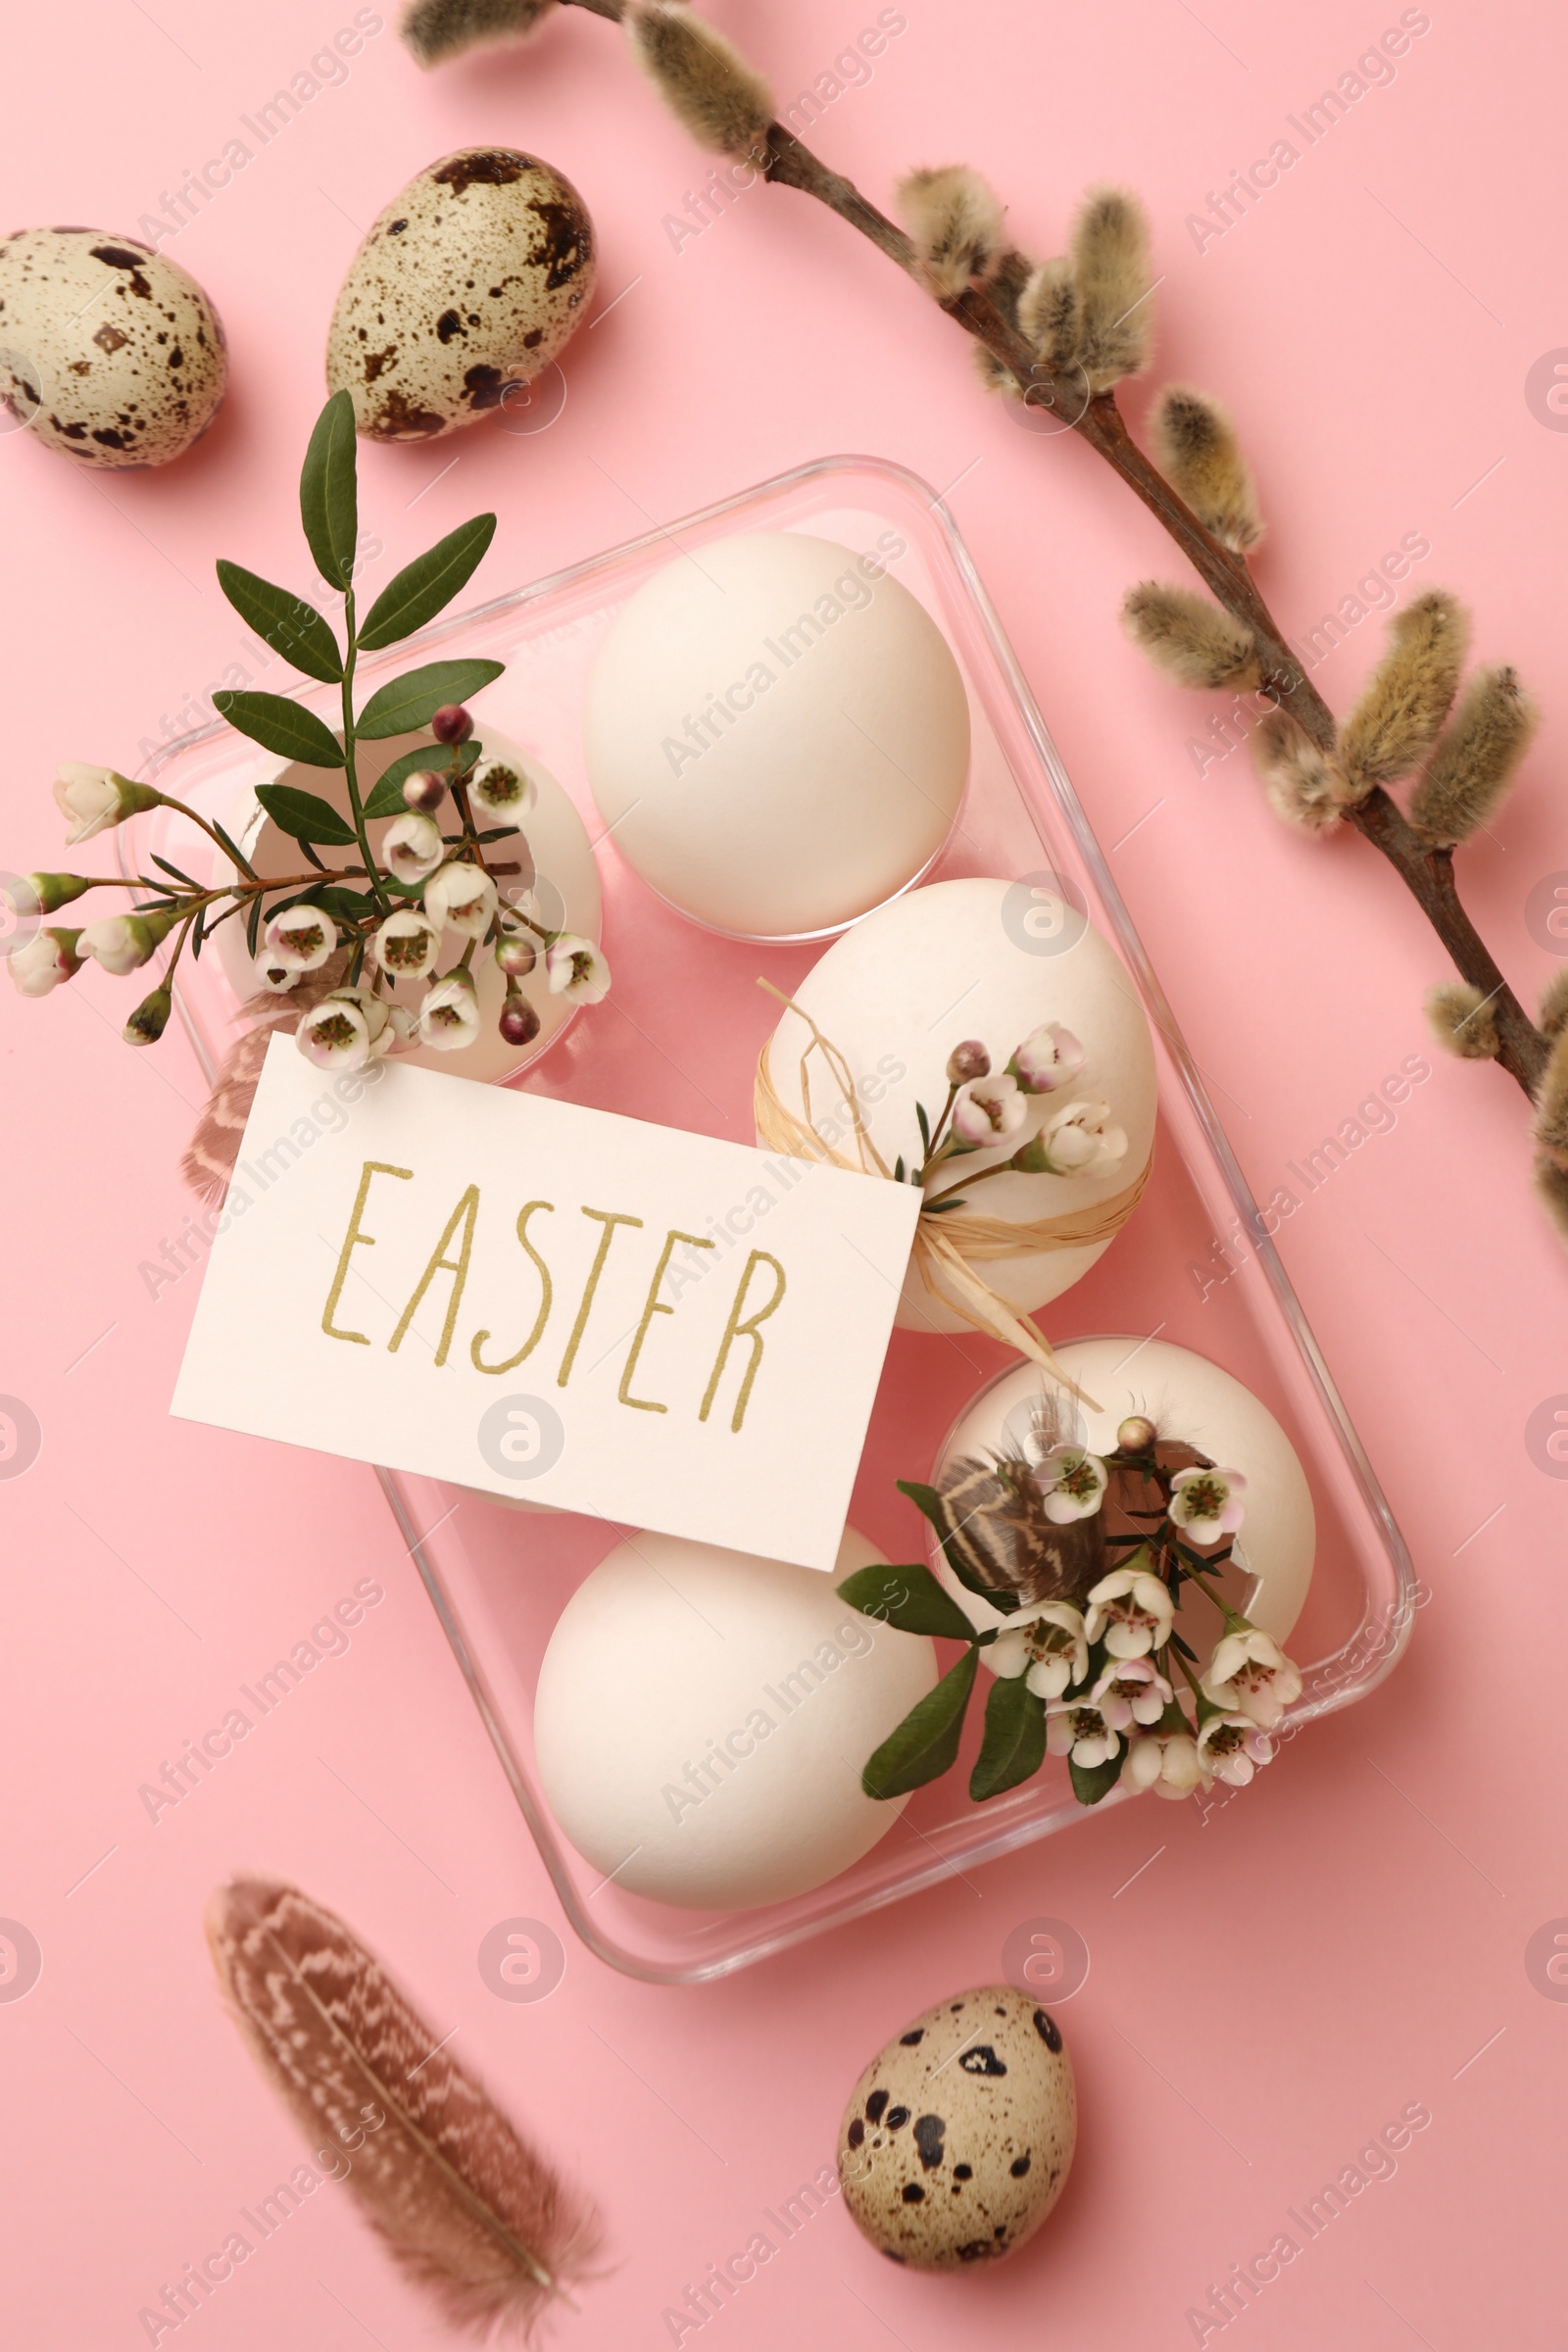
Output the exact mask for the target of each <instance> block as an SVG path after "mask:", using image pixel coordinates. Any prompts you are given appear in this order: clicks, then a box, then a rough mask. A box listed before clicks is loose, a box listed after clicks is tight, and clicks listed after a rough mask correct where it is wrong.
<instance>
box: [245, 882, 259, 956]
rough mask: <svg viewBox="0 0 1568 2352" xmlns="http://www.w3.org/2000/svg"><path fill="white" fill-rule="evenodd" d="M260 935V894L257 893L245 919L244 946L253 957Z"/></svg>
mask: <svg viewBox="0 0 1568 2352" xmlns="http://www.w3.org/2000/svg"><path fill="white" fill-rule="evenodd" d="M261 934H262V894H261V892H260V891H258V892H257V894H256V896H255V898H254V899H252V901H251V910H250V912H249V914H247V916H246V917H245V945H246V947H247V949H248V950H249V951H250V953H251V955H252V956H254V955H255V953H256V943H257V941H258V939H260V937H261Z"/></svg>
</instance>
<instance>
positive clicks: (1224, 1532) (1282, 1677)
mask: <svg viewBox="0 0 1568 2352" xmlns="http://www.w3.org/2000/svg"><path fill="white" fill-rule="evenodd" d="M1118 1434H1119V1436H1120V1437H1121V1439H1122V1441H1123V1443H1124V1445H1126V1446H1127V1450H1128V1451H1129V1452H1135V1451H1136V1452H1140V1453H1142V1452H1145V1451H1148V1452H1149V1453H1150V1458H1151V1459H1152V1431H1151V1428H1150V1424H1149V1423H1148V1422H1146V1421H1143V1420H1142V1419H1139V1420H1136V1421H1129V1422H1124V1423H1123V1424H1122V1429H1121V1431H1120V1432H1119V1433H1118ZM1032 1475H1033V1477H1034V1478H1035V1480H1036V1482H1037V1484H1038V1485H1039V1487H1040V1489H1041V1492H1042V1495H1043V1497H1044V1503H1045V1511H1046V1516H1047V1517H1048V1518H1049V1519H1051V1520H1052V1521H1054V1523H1056V1524H1057V1525H1067V1524H1069V1523H1070V1522H1072V1521H1073V1520H1077V1519H1087V1518H1091V1517H1093V1515H1094V1514H1095V1513H1096V1512H1097V1511H1098V1510H1099V1509H1100V1507H1101V1505H1102V1502H1103V1499H1104V1495H1105V1491H1106V1488H1107V1486H1108V1484H1109V1464H1108V1463H1107V1462H1106V1461H1105V1460H1104V1459H1103V1457H1102V1456H1101V1455H1099V1454H1095V1453H1090V1452H1089V1451H1087V1450H1086V1448H1085V1447H1083V1446H1054V1447H1053V1448H1052V1449H1051V1450H1050V1452H1049V1453H1047V1454H1045V1455H1044V1456H1043V1457H1042V1458H1041V1460H1040V1461H1039V1462H1038V1463H1037V1464H1036V1465H1035V1466H1034V1468H1033V1472H1032ZM1246 1487H1247V1481H1246V1479H1245V1478H1243V1477H1242V1475H1241V1473H1240V1472H1239V1471H1236V1470H1221V1469H1210V1468H1206V1467H1195V1468H1192V1469H1186V1470H1179V1471H1177V1472H1176V1474H1175V1476H1174V1477H1173V1478H1172V1479H1171V1481H1170V1495H1169V1500H1168V1502H1167V1505H1166V1511H1165V1518H1166V1521H1167V1523H1168V1525H1169V1527H1171V1528H1173V1529H1178V1530H1180V1531H1181V1534H1182V1536H1183V1537H1184V1538H1185V1539H1186V1541H1187V1543H1188V1544H1193V1545H1198V1546H1206V1545H1209V1544H1217V1543H1219V1542H1220V1541H1221V1540H1222V1539H1223V1538H1224V1537H1226V1536H1229V1535H1234V1534H1235V1532H1236V1530H1237V1529H1238V1528H1239V1527H1240V1526H1241V1524H1242V1518H1243V1510H1244V1506H1243V1503H1242V1499H1241V1498H1242V1495H1243V1494H1244V1493H1245V1491H1246ZM1159 1543H1160V1539H1159V1537H1158V1536H1157V1535H1156V1536H1154V1537H1152V1538H1151V1540H1150V1544H1149V1545H1146V1546H1145V1547H1143V1548H1141V1549H1140V1551H1139V1552H1138V1553H1137V1554H1136V1555H1135V1557H1134V1559H1133V1561H1132V1562H1130V1563H1129V1564H1128V1565H1127V1566H1125V1567H1122V1568H1116V1569H1113V1570H1112V1571H1111V1572H1110V1574H1109V1575H1108V1576H1103V1577H1102V1578H1101V1580H1100V1582H1099V1583H1098V1584H1097V1585H1095V1586H1094V1587H1093V1588H1092V1590H1091V1591H1090V1592H1089V1593H1088V1594H1087V1595H1086V1596H1085V1602H1084V1606H1083V1607H1082V1609H1080V1608H1078V1607H1077V1606H1076V1605H1075V1604H1074V1603H1073V1602H1071V1601H1066V1600H1058V1601H1052V1602H1049V1603H1048V1604H1047V1605H1046V1606H1045V1607H1044V1608H1042V1609H1039V1610H1037V1611H1036V1613H1035V1614H1034V1616H1033V1617H1032V1618H1031V1619H1030V1621H1029V1622H1028V1623H1027V1624H1025V1625H1009V1626H1008V1627H1007V1628H1006V1630H1005V1632H1003V1633H1001V1634H999V1635H998V1636H997V1639H996V1641H995V1642H994V1643H993V1644H992V1646H991V1651H990V1663H991V1665H992V1667H993V1669H994V1670H995V1672H996V1673H997V1674H998V1675H1000V1676H1001V1677H1002V1678H1003V1679H1004V1680H1012V1679H1014V1678H1016V1677H1017V1676H1019V1675H1022V1676H1023V1677H1024V1678H1025V1681H1026V1683H1027V1686H1028V1688H1029V1690H1031V1691H1033V1692H1034V1693H1035V1694H1036V1696H1037V1697H1039V1698H1042V1699H1044V1700H1045V1702H1046V1749H1047V1753H1048V1754H1050V1755H1054V1756H1068V1757H1070V1758H1071V1760H1072V1762H1073V1763H1074V1764H1076V1765H1078V1766H1079V1767H1080V1769H1082V1770H1084V1771H1086V1772H1087V1771H1093V1770H1095V1769H1096V1768H1098V1767H1100V1766H1103V1765H1105V1764H1109V1763H1112V1762H1114V1761H1115V1759H1116V1758H1117V1757H1118V1756H1121V1754H1122V1750H1123V1748H1124V1747H1125V1749H1126V1751H1127V1752H1126V1755H1125V1757H1124V1758H1123V1770H1124V1772H1125V1775H1126V1777H1127V1779H1128V1780H1129V1781H1130V1783H1131V1785H1132V1786H1133V1787H1134V1788H1135V1789H1155V1790H1156V1791H1157V1793H1158V1794H1159V1795H1161V1796H1168V1797H1181V1796H1187V1795H1190V1794H1191V1792H1192V1791H1193V1790H1194V1789H1197V1788H1199V1787H1204V1788H1206V1787H1208V1786H1209V1785H1210V1784H1211V1783H1212V1782H1213V1781H1216V1780H1219V1781H1227V1782H1230V1783H1231V1784H1233V1785H1234V1786H1237V1787H1241V1786H1244V1785H1245V1784H1246V1783H1247V1782H1248V1781H1250V1779H1251V1778H1252V1775H1253V1773H1254V1771H1255V1770H1256V1769H1257V1767H1258V1766H1259V1765H1261V1764H1266V1763H1268V1762H1269V1761H1270V1759H1271V1758H1272V1756H1273V1754H1274V1742H1273V1740H1272V1739H1271V1738H1270V1734H1271V1733H1272V1732H1273V1731H1274V1729H1275V1727H1276V1726H1277V1725H1278V1723H1279V1721H1280V1719H1281V1717H1282V1716H1283V1715H1284V1713H1285V1710H1286V1708H1287V1707H1288V1706H1289V1705H1290V1704H1291V1702H1292V1701H1293V1700H1294V1699H1297V1698H1299V1696H1300V1693H1301V1677H1300V1672H1299V1669H1298V1667H1297V1666H1296V1665H1295V1664H1294V1663H1293V1662H1292V1660H1291V1659H1289V1658H1288V1657H1287V1656H1286V1655H1285V1653H1284V1651H1283V1650H1282V1649H1281V1648H1280V1647H1279V1644H1278V1643H1277V1642H1274V1641H1273V1640H1271V1638H1270V1637H1269V1636H1268V1635H1267V1634H1265V1633H1263V1632H1261V1631H1260V1630H1259V1629H1258V1628H1257V1627H1256V1626H1254V1625H1252V1624H1250V1622H1249V1621H1248V1620H1247V1619H1246V1618H1245V1617H1242V1616H1239V1615H1238V1614H1237V1613H1236V1612H1235V1611H1234V1610H1231V1609H1228V1608H1227V1609H1225V1612H1224V1614H1225V1632H1224V1634H1223V1635H1222V1637H1221V1639H1220V1641H1219V1642H1217V1643H1216V1645H1215V1648H1214V1653H1213V1655H1212V1657H1211V1658H1210V1659H1209V1662H1208V1665H1207V1667H1206V1669H1205V1670H1204V1671H1203V1673H1202V1674H1201V1676H1199V1677H1198V1678H1197V1680H1196V1684H1195V1683H1194V1678H1193V1677H1191V1676H1190V1675H1187V1674H1186V1673H1185V1669H1184V1668H1183V1667H1182V1666H1180V1665H1179V1663H1178V1660H1177V1656H1176V1653H1174V1652H1173V1650H1172V1647H1171V1642H1172V1637H1173V1635H1174V1632H1175V1623H1176V1604H1175V1602H1174V1600H1173V1598H1172V1596H1171V1592H1170V1589H1169V1587H1168V1586H1167V1584H1166V1582H1165V1579H1164V1578H1163V1577H1162V1576H1158V1575H1156V1574H1154V1572H1153V1570H1152V1567H1147V1566H1141V1565H1139V1562H1140V1561H1143V1560H1146V1559H1149V1558H1152V1556H1153V1555H1154V1553H1155V1552H1156V1551H1157V1549H1158V1548H1159ZM1188 1573H1189V1574H1190V1573H1191V1570H1190V1569H1189V1570H1188ZM1222 1605H1223V1604H1222ZM1179 1675H1180V1676H1182V1677H1183V1679H1185V1681H1186V1682H1187V1683H1188V1684H1189V1685H1190V1686H1192V1696H1193V1697H1194V1699H1195V1700H1196V1718H1197V1719H1196V1722H1195V1721H1194V1720H1193V1719H1192V1718H1190V1717H1189V1716H1188V1715H1187V1714H1186V1713H1185V1712H1184V1709H1183V1705H1182V1702H1181V1700H1180V1699H1178V1697H1177V1687H1178V1682H1177V1678H1178V1676H1179Z"/></svg>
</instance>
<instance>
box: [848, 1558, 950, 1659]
mask: <svg viewBox="0 0 1568 2352" xmlns="http://www.w3.org/2000/svg"><path fill="white" fill-rule="evenodd" d="M839 1597H840V1599H841V1600H847V1601H848V1602H849V1604H850V1606H851V1608H852V1609H858V1610H859V1612H860V1614H861V1616H862V1617H880V1618H881V1619H882V1621H883V1623H884V1624H885V1625H896V1626H897V1627H898V1629H899V1631H900V1633H901V1634H932V1635H936V1636H940V1637H941V1638H942V1639H944V1640H946V1641H949V1642H972V1641H973V1640H974V1627H973V1626H972V1625H971V1624H970V1623H969V1620H968V1618H967V1617H966V1616H965V1615H964V1613H963V1611H962V1610H961V1609H960V1608H959V1606H958V1604H957V1602H956V1600H955V1599H953V1598H952V1596H951V1594H949V1593H944V1591H943V1590H942V1587H941V1586H940V1585H939V1584H938V1583H937V1580H936V1578H935V1577H934V1576H933V1575H932V1573H931V1571H930V1569H929V1568H926V1567H924V1566H920V1565H911V1566H909V1567H907V1568H889V1567H887V1566H886V1565H878V1566H876V1567H873V1568H857V1570H856V1572H855V1574H854V1575H853V1576H851V1577H847V1578H846V1579H845V1581H844V1583H843V1584H842V1585H840V1587H839Z"/></svg>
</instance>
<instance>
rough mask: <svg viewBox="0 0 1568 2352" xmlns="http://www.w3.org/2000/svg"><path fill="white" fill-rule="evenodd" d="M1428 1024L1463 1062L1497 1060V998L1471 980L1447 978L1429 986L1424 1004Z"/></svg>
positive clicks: (1440, 1043) (1443, 1045)
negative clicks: (1487, 994) (1484, 993)
mask: <svg viewBox="0 0 1568 2352" xmlns="http://www.w3.org/2000/svg"><path fill="white" fill-rule="evenodd" d="M1423 1009H1424V1011H1425V1013H1426V1016H1427V1026H1428V1028H1429V1029H1430V1030H1431V1032H1432V1034H1433V1036H1434V1037H1435V1038H1436V1039H1437V1041H1438V1044H1439V1045H1440V1046H1442V1047H1443V1049H1444V1051H1445V1052H1446V1053H1448V1054H1458V1055H1459V1057H1460V1059H1461V1060H1463V1061H1493V1060H1495V1058H1496V1054H1497V1049H1498V1046H1499V1043H1500V1040H1499V1039H1498V1036H1497V1023H1496V1017H1495V1013H1494V1011H1493V1000H1492V998H1491V997H1488V996H1485V995H1483V993H1482V991H1481V990H1480V989H1479V988H1477V987H1475V986H1474V985H1473V983H1472V982H1470V981H1468V980H1446V981H1444V982H1443V983H1442V984H1441V986H1439V987H1437V988H1429V989H1428V990H1427V993H1426V998H1425V1001H1424V1005H1423Z"/></svg>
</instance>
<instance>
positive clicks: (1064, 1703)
mask: <svg viewBox="0 0 1568 2352" xmlns="http://www.w3.org/2000/svg"><path fill="white" fill-rule="evenodd" d="M1046 1753H1047V1755H1049V1756H1070V1757H1071V1758H1072V1760H1073V1762H1074V1763H1075V1764H1079V1765H1082V1767H1083V1769H1084V1770H1085V1771H1086V1772H1089V1771H1092V1770H1093V1769H1094V1767H1095V1766H1096V1765H1097V1764H1108V1763H1109V1762H1110V1760H1111V1758H1112V1757H1113V1756H1119V1755H1120V1753H1121V1735H1120V1734H1119V1733H1118V1732H1115V1731H1113V1730H1112V1729H1111V1727H1110V1725H1109V1724H1108V1723H1107V1722H1106V1721H1105V1718H1104V1717H1103V1715H1102V1713H1101V1711H1100V1709H1099V1708H1098V1707H1093V1706H1085V1705H1082V1704H1081V1703H1080V1702H1078V1701H1077V1700H1075V1699H1070V1698H1064V1699H1060V1700H1058V1702H1057V1703H1056V1704H1055V1705H1054V1706H1053V1707H1048V1708H1047V1710H1046Z"/></svg>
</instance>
